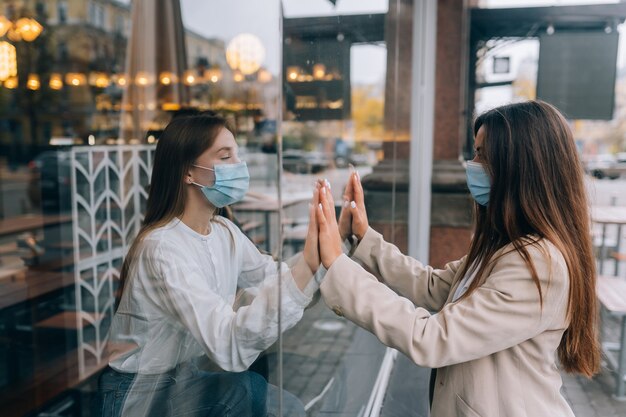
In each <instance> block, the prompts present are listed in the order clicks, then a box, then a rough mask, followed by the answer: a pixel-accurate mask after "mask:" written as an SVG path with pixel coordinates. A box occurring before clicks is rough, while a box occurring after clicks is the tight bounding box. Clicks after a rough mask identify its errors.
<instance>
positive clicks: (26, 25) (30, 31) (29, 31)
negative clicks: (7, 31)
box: [15, 17, 43, 42]
mask: <svg viewBox="0 0 626 417" xmlns="http://www.w3.org/2000/svg"><path fill="white" fill-rule="evenodd" d="M15 30H16V32H18V33H19V34H20V36H21V37H22V39H24V40H25V41H26V42H32V41H34V40H35V39H37V37H39V35H40V34H41V32H42V31H43V26H41V24H40V23H39V22H38V21H36V20H35V19H31V18H29V17H23V18H21V19H19V20H18V21H17V22H15Z"/></svg>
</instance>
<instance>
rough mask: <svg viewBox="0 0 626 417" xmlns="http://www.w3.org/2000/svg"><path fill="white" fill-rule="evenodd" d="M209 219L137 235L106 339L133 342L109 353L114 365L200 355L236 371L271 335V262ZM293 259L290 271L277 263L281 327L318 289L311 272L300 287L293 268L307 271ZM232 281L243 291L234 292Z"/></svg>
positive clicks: (274, 326) (163, 367)
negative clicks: (204, 225) (201, 228)
mask: <svg viewBox="0 0 626 417" xmlns="http://www.w3.org/2000/svg"><path fill="white" fill-rule="evenodd" d="M211 225H212V230H211V233H209V234H208V235H201V234H199V233H197V232H196V231H194V230H192V229H191V228H189V227H188V226H187V225H185V223H183V222H182V221H180V220H179V219H174V220H173V221H172V222H170V223H169V224H168V225H166V226H164V227H161V228H159V229H156V230H154V231H152V232H151V233H149V234H148V235H147V236H146V237H145V238H144V240H143V242H142V243H141V246H140V248H139V250H138V251H137V259H135V262H134V263H133V269H132V271H130V273H129V274H128V282H127V284H126V288H125V289H124V292H123V294H122V298H121V300H120V305H119V307H118V309H117V311H116V313H115V315H114V317H113V322H112V325H111V340H112V341H115V342H121V343H133V344H136V345H137V346H138V348H136V349H134V350H132V351H130V352H127V353H125V354H122V355H121V356H119V357H116V358H115V359H113V360H111V361H110V363H109V365H110V366H111V367H112V368H113V369H115V370H117V371H120V372H131V373H143V374H155V373H162V372H165V371H167V370H170V369H172V368H174V367H175V366H176V365H177V364H179V363H182V362H185V361H188V360H190V359H192V358H196V357H198V356H201V355H203V354H205V355H207V356H208V357H209V358H210V359H211V360H212V361H213V362H214V363H215V364H216V365H218V366H219V367H220V368H222V369H224V370H226V371H235V372H239V371H243V370H245V369H247V368H248V367H249V366H250V365H251V364H252V362H253V361H254V360H255V359H256V358H257V357H258V355H259V354H260V353H261V352H262V351H263V350H265V349H267V348H268V347H269V346H270V345H271V344H272V343H274V342H275V341H276V340H277V339H278V334H279V331H278V312H279V308H278V291H277V285H278V264H277V262H276V261H274V260H273V258H272V257H271V256H269V255H262V254H261V253H260V252H259V250H258V249H257V248H256V247H255V246H254V244H253V243H252V242H251V241H250V240H249V239H248V238H247V237H246V236H245V235H244V234H243V233H242V232H241V231H240V230H239V228H238V227H236V226H235V225H234V224H233V223H232V222H230V221H229V220H227V219H225V218H223V217H216V220H215V221H213V222H212V223H211ZM295 258H296V259H294V262H293V266H292V268H291V270H290V269H289V267H288V266H287V265H286V264H282V265H281V271H283V281H282V291H281V293H282V318H281V320H282V330H283V331H284V330H286V329H289V328H291V327H293V326H294V325H295V324H296V323H297V322H298V321H299V320H300V318H301V317H302V313H303V310H304V308H305V307H306V306H307V305H308V304H309V303H310V302H311V299H312V296H313V294H314V293H315V291H317V290H318V289H319V283H318V282H317V281H316V280H313V279H312V280H311V281H310V283H309V284H308V286H307V288H305V290H304V292H302V291H300V289H299V288H298V287H297V285H296V283H295V281H294V279H293V275H292V274H294V275H296V274H298V275H299V274H308V275H309V276H310V275H312V272H311V270H310V269H309V267H308V266H307V264H306V262H305V261H304V258H303V257H302V255H298V256H296V257H295ZM238 287H239V288H242V289H245V290H244V292H245V293H246V295H245V296H242V297H240V296H237V297H236V295H237V290H238ZM240 294H241V293H240ZM244 299H245V300H251V301H250V302H249V303H248V302H246V301H244ZM242 304H247V305H242Z"/></svg>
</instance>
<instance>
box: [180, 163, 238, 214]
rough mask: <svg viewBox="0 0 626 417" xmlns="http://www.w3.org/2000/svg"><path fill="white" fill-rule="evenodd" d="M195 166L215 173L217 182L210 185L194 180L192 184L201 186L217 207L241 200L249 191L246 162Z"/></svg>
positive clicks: (205, 194) (208, 198)
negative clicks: (211, 166)
mask: <svg viewBox="0 0 626 417" xmlns="http://www.w3.org/2000/svg"><path fill="white" fill-rule="evenodd" d="M193 166H194V167H196V168H201V169H207V170H209V171H213V172H214V173H215V184H213V185H212V186H210V187H209V186H208V185H202V184H198V183H196V182H192V184H194V185H197V186H198V187H200V189H201V191H202V193H203V194H204V196H205V197H206V198H207V200H209V202H210V203H211V204H213V205H214V206H215V207H217V208H222V207H224V206H228V205H230V204H233V203H236V202H238V201H241V200H242V199H243V197H244V196H245V195H246V193H247V192H248V186H249V184H250V174H249V173H248V166H247V165H246V163H245V162H240V163H238V164H220V165H215V166H214V168H206V167H203V166H200V165H193Z"/></svg>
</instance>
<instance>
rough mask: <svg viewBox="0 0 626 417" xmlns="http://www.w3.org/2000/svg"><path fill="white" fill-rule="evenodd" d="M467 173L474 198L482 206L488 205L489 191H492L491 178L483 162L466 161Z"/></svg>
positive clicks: (468, 183) (468, 184)
mask: <svg viewBox="0 0 626 417" xmlns="http://www.w3.org/2000/svg"><path fill="white" fill-rule="evenodd" d="M465 174H466V178H467V186H468V188H469V190H470V193H471V194H472V197H474V200H476V202H477V203H478V204H480V205H481V206H487V204H488V203H489V192H490V191H491V178H489V174H488V173H487V172H486V171H485V167H483V164H481V163H479V162H472V161H467V162H466V163H465Z"/></svg>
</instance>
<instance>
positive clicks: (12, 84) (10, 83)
mask: <svg viewBox="0 0 626 417" xmlns="http://www.w3.org/2000/svg"><path fill="white" fill-rule="evenodd" d="M17 84H18V80H17V77H9V78H7V79H6V81H5V82H4V86H5V87H6V88H8V89H9V90H13V89H14V88H17Z"/></svg>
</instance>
